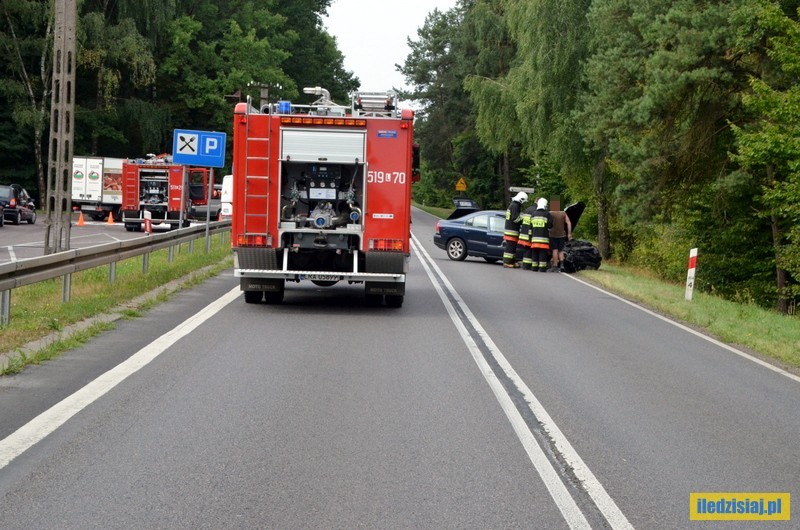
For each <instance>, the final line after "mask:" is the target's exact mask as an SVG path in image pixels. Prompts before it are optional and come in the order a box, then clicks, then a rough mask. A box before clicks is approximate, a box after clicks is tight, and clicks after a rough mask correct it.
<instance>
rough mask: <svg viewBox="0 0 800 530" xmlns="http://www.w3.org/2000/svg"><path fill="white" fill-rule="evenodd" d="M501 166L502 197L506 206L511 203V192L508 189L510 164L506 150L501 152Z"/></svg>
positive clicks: (509, 184)
mask: <svg viewBox="0 0 800 530" xmlns="http://www.w3.org/2000/svg"><path fill="white" fill-rule="evenodd" d="M500 164H501V171H502V174H503V197H504V198H505V202H504V203H503V204H508V203H510V202H511V192H510V191H509V190H508V188H510V187H511V169H510V167H509V166H510V165H511V164H510V162H509V156H508V151H507V150H506V151H505V152H503V157H502V158H501V161H500Z"/></svg>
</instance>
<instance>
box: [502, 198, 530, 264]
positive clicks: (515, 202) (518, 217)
mask: <svg viewBox="0 0 800 530" xmlns="http://www.w3.org/2000/svg"><path fill="white" fill-rule="evenodd" d="M527 200H528V194H527V193H525V192H524V191H521V192H519V193H517V194H516V195H515V196H514V198H513V199H511V204H509V205H508V209H507V210H506V224H505V228H504V229H503V243H504V248H503V267H506V268H509V269H514V268H516V267H519V263H517V258H516V254H517V244H518V242H519V227H520V223H521V222H522V205H523V203H525V201H527Z"/></svg>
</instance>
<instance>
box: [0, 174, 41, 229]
mask: <svg viewBox="0 0 800 530" xmlns="http://www.w3.org/2000/svg"><path fill="white" fill-rule="evenodd" d="M0 205H2V206H3V217H4V218H5V219H6V220H7V221H11V222H12V223H14V224H15V225H18V224H20V222H22V221H27V222H28V224H33V223H35V222H36V207H35V205H34V204H33V199H31V196H30V195H28V192H27V191H25V188H23V187H22V186H20V185H19V184H10V185H0Z"/></svg>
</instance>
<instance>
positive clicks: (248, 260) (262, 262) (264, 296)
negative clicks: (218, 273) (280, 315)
mask: <svg viewBox="0 0 800 530" xmlns="http://www.w3.org/2000/svg"><path fill="white" fill-rule="evenodd" d="M236 258H237V263H239V264H241V263H243V264H244V265H245V268H263V269H277V268H278V253H277V251H276V250H275V249H274V248H267V249H242V248H240V249H238V251H237V253H236ZM285 285H286V282H285V281H284V280H283V279H274V278H241V281H240V287H241V290H242V291H243V292H244V300H245V302H247V303H248V304H257V303H260V302H261V301H262V300H263V301H266V302H267V303H268V304H279V303H281V302H282V301H283V293H284V287H285Z"/></svg>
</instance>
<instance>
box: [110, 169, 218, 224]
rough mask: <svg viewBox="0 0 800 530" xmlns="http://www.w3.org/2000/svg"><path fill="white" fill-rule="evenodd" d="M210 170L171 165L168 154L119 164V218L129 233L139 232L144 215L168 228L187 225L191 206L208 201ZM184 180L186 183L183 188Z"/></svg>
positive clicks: (153, 222)
mask: <svg viewBox="0 0 800 530" xmlns="http://www.w3.org/2000/svg"><path fill="white" fill-rule="evenodd" d="M209 173H210V169H208V168H198V167H187V166H184V165H181V164H174V163H173V162H172V157H171V156H169V155H158V156H156V155H149V157H148V158H147V159H136V160H126V161H124V162H123V163H122V221H123V222H124V223H125V229H126V230H128V231H129V232H133V231H141V230H142V228H143V226H144V223H145V218H146V217H147V218H149V219H151V222H152V224H153V225H154V226H158V225H167V226H168V227H169V229H170V230H172V229H173V228H179V227H180V226H189V216H188V212H189V211H190V208H191V206H192V205H204V204H207V203H208V178H209ZM184 182H186V183H188V186H186V187H185V188H186V190H187V191H185V190H184Z"/></svg>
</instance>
